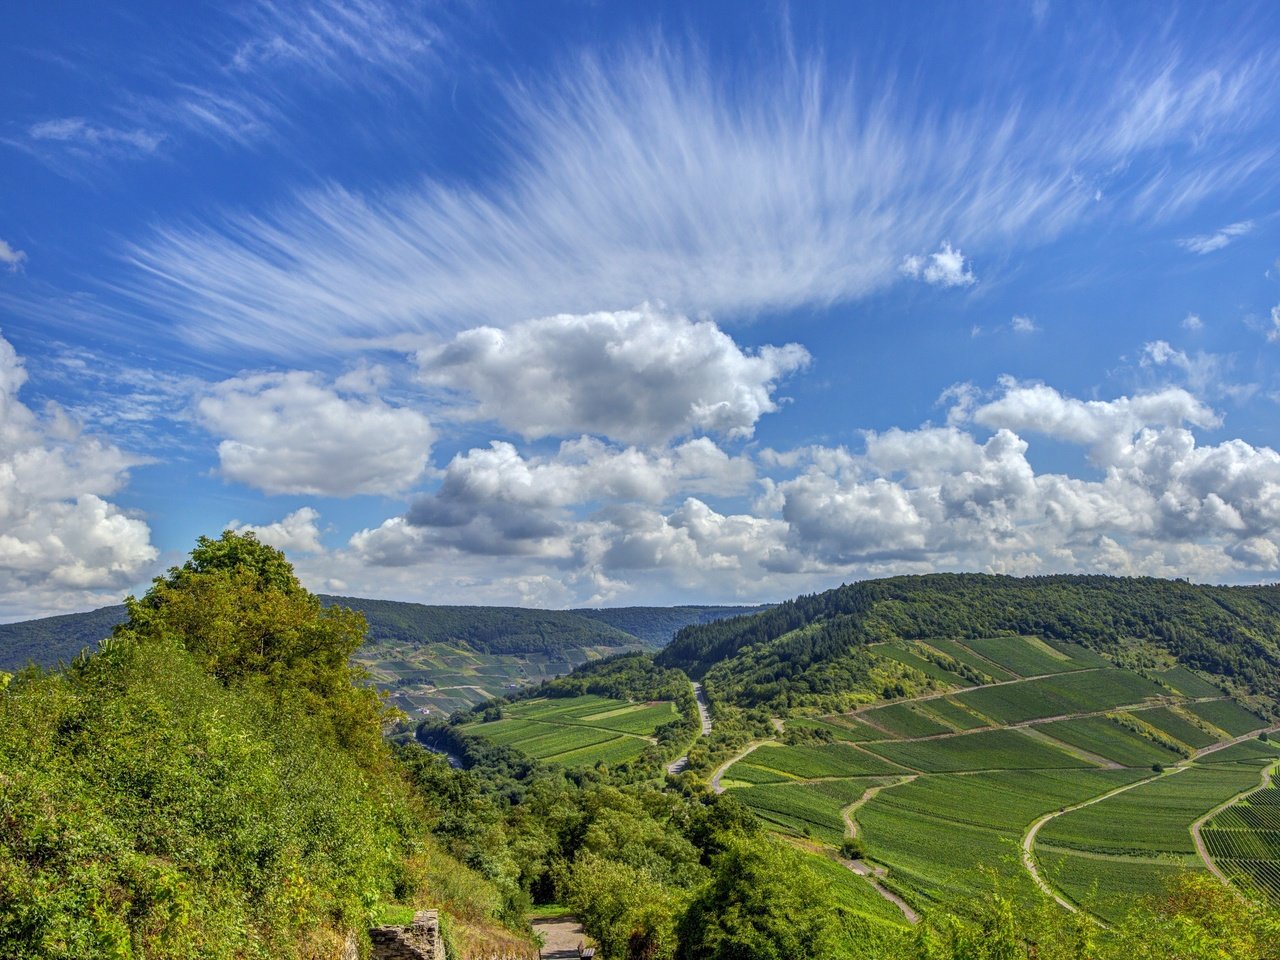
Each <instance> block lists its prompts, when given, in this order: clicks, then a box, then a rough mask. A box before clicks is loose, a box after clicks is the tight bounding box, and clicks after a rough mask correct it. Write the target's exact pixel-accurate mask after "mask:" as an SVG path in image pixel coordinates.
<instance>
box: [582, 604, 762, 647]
mask: <svg viewBox="0 0 1280 960" xmlns="http://www.w3.org/2000/svg"><path fill="white" fill-rule="evenodd" d="M764 609H766V607H713V606H685V607H602V608H594V609H579V610H570V611H568V612H569V613H573V614H576V615H578V616H580V617H587V618H589V619H591V620H599V621H600V622H601V623H607V624H609V626H611V627H616V628H617V629H619V630H622V631H624V632H626V633H629V634H632V635H633V636H635V637H638V638H640V640H642V641H643V642H644V643H645V645H646V646H649V647H662V646H665V645H666V644H667V643H668V642H670V640H671V638H672V637H674V636H675V635H676V633H677V632H678V631H680V630H681V629H683V628H684V627H687V626H691V625H693V624H701V623H714V622H715V621H716V620H724V619H726V618H728V617H740V616H744V615H750V614H753V613H759V612H760V611H761V610H764Z"/></svg>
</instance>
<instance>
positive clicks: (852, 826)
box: [840, 774, 920, 924]
mask: <svg viewBox="0 0 1280 960" xmlns="http://www.w3.org/2000/svg"><path fill="white" fill-rule="evenodd" d="M916 776H917V774H912V775H911V776H907V777H902V778H901V779H900V780H898V782H897V783H882V784H880V786H878V787H871V788H869V789H868V790H867V791H866V793H864V794H863V795H862V796H861V797H859V798H858V799H857V800H855V801H853V803H851V804H849V805H848V806H847V807H845V808H844V809H843V810H841V811H840V817H841V819H842V820H844V828H845V832H846V833H847V834H848V835H849V837H850V838H851V839H852V838H856V837H857V836H858V824H857V823H856V822H855V821H854V819H853V811H854V810H857V809H858V807H860V806H862V805H863V804H864V803H867V802H868V801H869V800H871V798H872V797H874V796H875V795H876V794H877V793H879V792H880V791H881V790H884V789H886V788H888V787H898V786H901V785H902V784H904V783H910V782H911V781H912V780H914V779H915V778H916ZM840 863H841V864H842V865H843V866H845V867H846V868H848V869H849V870H852V871H853V872H854V873H856V874H857V875H858V876H860V877H862V878H863V879H864V880H866V881H867V882H868V883H869V884H871V886H872V887H873V888H874V889H875V891H876V893H878V894H880V896H882V897H883V898H884V899H885V900H888V901H889V902H890V903H892V904H893V905H894V906H895V907H897V908H898V910H900V911H901V912H902V915H903V916H904V917H906V919H907V922H908V923H912V924H916V923H919V922H920V914H918V913H916V912H915V910H913V909H912V908H911V905H910V904H908V903H907V902H906V901H905V900H903V899H902V897H900V896H898V895H897V894H896V893H894V892H893V891H892V890H890V889H889V888H888V887H886V886H885V885H884V884H883V883H881V882H880V878H881V877H883V876H886V875H887V873H888V871H887V870H886V869H885V868H884V867H873V866H871V865H870V864H869V863H867V862H866V861H865V860H862V859H858V860H848V859H845V858H843V857H841V858H840Z"/></svg>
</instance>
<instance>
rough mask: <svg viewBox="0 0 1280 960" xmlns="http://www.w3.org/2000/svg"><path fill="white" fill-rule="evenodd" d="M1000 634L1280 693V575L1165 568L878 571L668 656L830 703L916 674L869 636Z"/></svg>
mask: <svg viewBox="0 0 1280 960" xmlns="http://www.w3.org/2000/svg"><path fill="white" fill-rule="evenodd" d="M998 634H1028V635H1034V636H1042V637H1048V638H1051V639H1057V640H1063V641H1068V642H1077V643H1083V644H1085V645H1087V646H1089V647H1092V648H1093V649H1096V650H1098V651H1100V652H1102V653H1104V654H1107V655H1109V656H1112V657H1114V658H1116V659H1118V660H1121V661H1124V660H1125V659H1126V658H1131V657H1134V656H1141V653H1135V650H1137V651H1141V650H1143V649H1157V650H1160V651H1164V652H1165V653H1166V654H1167V655H1168V656H1170V657H1172V658H1174V659H1176V660H1177V661H1178V662H1180V663H1182V664H1185V665H1186V666H1188V667H1191V668H1193V669H1196V670H1202V671H1205V672H1208V673H1212V674H1215V675H1217V676H1219V677H1221V678H1224V679H1225V680H1226V681H1227V682H1228V684H1230V685H1232V686H1233V687H1234V688H1235V689H1236V690H1239V691H1240V692H1242V693H1248V694H1255V695H1258V696H1260V697H1263V698H1266V699H1267V700H1270V701H1275V700H1276V699H1277V698H1280V587H1277V586H1265V587H1211V586H1199V585H1194V584H1190V583H1185V582H1182V581H1168V580H1157V579H1152V578H1130V577H1106V576H1045V577H1026V578H1017V577H1005V576H990V575H985V574H931V575H928V576H920V577H893V578H890V579H885V580H874V581H866V582H863V583H855V584H849V585H846V586H843V587H839V588H837V589H835V590H829V591H827V592H825V593H821V594H816V595H813V596H802V597H798V598H796V599H795V600H790V601H787V602H786V603H782V604H779V605H778V606H776V607H773V608H771V609H769V610H767V611H765V612H764V613H761V614H758V615H756V616H754V617H739V618H735V619H729V620H723V621H719V622H716V623H711V624H705V625H700V626H690V627H686V628H685V629H683V630H681V631H680V633H679V634H677V635H676V638H675V640H673V641H672V643H671V644H670V645H669V646H668V647H667V648H666V649H665V650H663V651H662V652H661V653H659V654H658V656H657V660H658V662H659V663H661V664H664V665H666V666H672V667H679V668H681V669H683V670H685V671H686V672H688V673H689V674H690V675H692V676H699V677H705V678H706V679H707V681H708V688H710V687H711V686H713V685H714V686H716V688H717V689H718V691H719V693H720V695H721V696H722V697H723V698H724V699H726V700H728V701H731V702H735V703H739V704H742V705H744V706H749V705H755V704H770V705H772V706H773V707H774V708H775V709H785V708H786V707H788V706H795V705H801V704H811V705H822V704H827V705H829V703H830V700H831V697H832V695H837V694H840V693H846V694H847V693H849V692H850V691H868V692H871V693H878V692H880V691H881V689H882V687H883V683H884V682H885V681H886V680H888V681H889V682H890V683H891V684H895V683H898V682H899V680H901V679H903V678H898V679H894V678H892V677H884V676H876V675H875V671H876V669H877V667H876V665H875V664H874V663H873V661H872V659H871V658H869V657H868V656H867V655H866V651H865V647H866V645H867V644H870V643H875V642H877V641H881V640H891V639H928V638H930V637H957V638H965V637H985V636H993V635H998ZM878 669H880V670H881V671H883V670H886V669H888V670H892V668H889V667H886V666H885V665H883V664H881V665H880V666H879V668H878ZM906 679H907V680H909V679H910V678H906ZM917 682H918V678H917Z"/></svg>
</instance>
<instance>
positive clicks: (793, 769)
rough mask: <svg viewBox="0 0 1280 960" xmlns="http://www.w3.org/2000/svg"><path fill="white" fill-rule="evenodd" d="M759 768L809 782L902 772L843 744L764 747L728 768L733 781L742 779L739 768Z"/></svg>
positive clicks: (898, 768) (875, 757)
mask: <svg viewBox="0 0 1280 960" xmlns="http://www.w3.org/2000/svg"><path fill="white" fill-rule="evenodd" d="M744 766H746V767H757V768H763V769H765V770H771V771H776V772H778V773H782V774H788V775H790V776H791V777H794V778H798V779H802V780H810V779H813V778H815V777H857V776H865V775H876V774H891V773H902V772H903V770H902V769H901V768H900V767H898V766H896V765H894V764H892V763H889V762H887V761H885V760H882V759H881V758H880V757H877V756H873V755H871V754H869V753H866V752H864V751H862V750H859V749H857V748H856V747H851V746H849V745H848V744H844V743H831V744H826V745H824V746H817V747H807V746H806V747H784V746H775V745H773V744H765V745H764V746H762V747H760V748H759V749H757V750H755V751H753V752H752V753H750V754H748V755H747V756H746V757H745V758H744V759H743V760H740V761H738V763H735V764H734V765H733V766H732V767H730V768H729V773H728V776H729V778H730V779H740V778H739V776H738V773H739V767H744Z"/></svg>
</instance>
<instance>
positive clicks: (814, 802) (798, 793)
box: [733, 777, 886, 844]
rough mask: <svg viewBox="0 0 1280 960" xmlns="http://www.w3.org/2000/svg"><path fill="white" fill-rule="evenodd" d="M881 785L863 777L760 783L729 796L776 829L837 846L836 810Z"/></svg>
mask: <svg viewBox="0 0 1280 960" xmlns="http://www.w3.org/2000/svg"><path fill="white" fill-rule="evenodd" d="M885 782H886V781H885V780H883V779H882V778H877V777H864V778H862V779H857V780H854V779H850V780H829V781H825V782H823V783H820V784H818V783H788V784H762V785H758V786H751V787H737V788H735V789H734V790H733V795H734V796H735V797H737V798H738V799H739V800H741V801H742V802H743V803H745V804H746V805H747V806H749V807H750V808H751V809H752V810H753V811H755V813H756V815H757V816H758V817H760V818H761V819H762V820H766V821H768V822H769V823H773V824H775V825H777V826H780V827H782V828H783V829H784V830H785V831H787V832H788V833H795V834H801V835H803V836H812V837H815V838H817V839H819V840H824V841H826V842H827V843H831V844H838V843H839V842H840V841H841V840H842V839H843V837H844V834H845V829H844V820H843V818H842V817H841V816H840V811H841V810H842V809H843V808H845V807H847V806H848V805H849V804H851V803H853V802H854V801H855V800H857V799H858V798H860V797H861V796H862V795H863V793H865V792H866V790H867V789H868V788H869V787H873V786H876V785H877V784H881V783H885Z"/></svg>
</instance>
